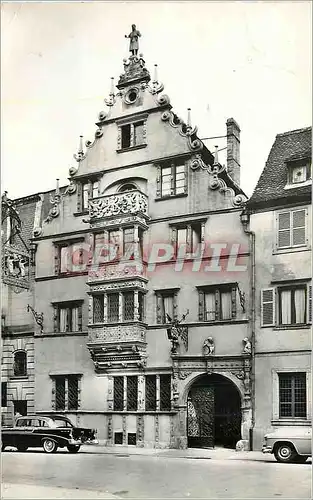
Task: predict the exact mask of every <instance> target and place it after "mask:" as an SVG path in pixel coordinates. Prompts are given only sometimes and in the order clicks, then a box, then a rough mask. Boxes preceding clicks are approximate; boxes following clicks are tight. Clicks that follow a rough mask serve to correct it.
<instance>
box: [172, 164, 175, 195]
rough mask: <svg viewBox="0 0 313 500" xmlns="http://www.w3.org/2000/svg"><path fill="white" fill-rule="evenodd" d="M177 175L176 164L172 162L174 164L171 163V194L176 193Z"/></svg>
mask: <svg viewBox="0 0 313 500" xmlns="http://www.w3.org/2000/svg"><path fill="white" fill-rule="evenodd" d="M175 177H176V166H175V165H174V164H173V163H172V165H171V194H174V193H175Z"/></svg>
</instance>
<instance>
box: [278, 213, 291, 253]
mask: <svg viewBox="0 0 313 500" xmlns="http://www.w3.org/2000/svg"><path fill="white" fill-rule="evenodd" d="M290 215H291V212H282V213H280V214H278V248H283V247H290V245H291V227H290Z"/></svg>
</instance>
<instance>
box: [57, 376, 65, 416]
mask: <svg viewBox="0 0 313 500" xmlns="http://www.w3.org/2000/svg"><path fill="white" fill-rule="evenodd" d="M55 409H56V410H65V377H63V376H62V377H56V378H55Z"/></svg>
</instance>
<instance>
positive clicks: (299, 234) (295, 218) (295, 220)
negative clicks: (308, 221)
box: [292, 209, 306, 246]
mask: <svg viewBox="0 0 313 500" xmlns="http://www.w3.org/2000/svg"><path fill="white" fill-rule="evenodd" d="M305 215H306V211H305V210H304V209H302V210H294V211H293V212H292V244H293V245H294V246H296V245H305Z"/></svg>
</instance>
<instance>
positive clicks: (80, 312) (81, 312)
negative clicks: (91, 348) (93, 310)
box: [77, 305, 83, 332]
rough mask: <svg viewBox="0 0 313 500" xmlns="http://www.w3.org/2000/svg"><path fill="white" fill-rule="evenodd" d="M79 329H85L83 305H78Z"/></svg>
mask: <svg viewBox="0 0 313 500" xmlns="http://www.w3.org/2000/svg"><path fill="white" fill-rule="evenodd" d="M77 309H78V318H77V320H78V331H79V332H81V331H82V329H83V306H82V305H80V306H78V308H77Z"/></svg>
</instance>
